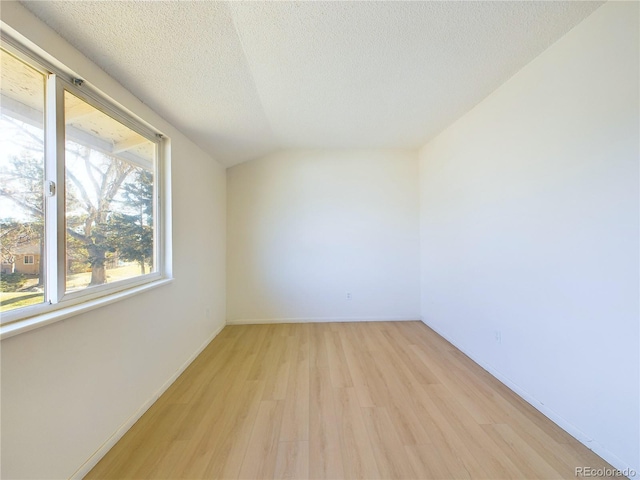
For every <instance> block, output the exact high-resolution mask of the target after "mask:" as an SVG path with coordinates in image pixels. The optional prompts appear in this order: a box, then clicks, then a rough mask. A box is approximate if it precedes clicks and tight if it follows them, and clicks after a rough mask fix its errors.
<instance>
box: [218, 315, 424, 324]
mask: <svg viewBox="0 0 640 480" xmlns="http://www.w3.org/2000/svg"><path fill="white" fill-rule="evenodd" d="M408 321H418V322H419V321H420V317H368V318H365V317H316V318H240V319H236V320H227V325H265V324H270V323H338V322H343V323H344V322H408Z"/></svg>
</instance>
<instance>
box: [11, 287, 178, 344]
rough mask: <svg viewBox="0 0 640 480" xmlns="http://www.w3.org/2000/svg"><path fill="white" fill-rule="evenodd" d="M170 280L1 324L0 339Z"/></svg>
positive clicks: (107, 303)
mask: <svg viewBox="0 0 640 480" xmlns="http://www.w3.org/2000/svg"><path fill="white" fill-rule="evenodd" d="M172 281H173V279H171V278H163V279H160V280H156V281H155V282H150V283H145V284H144V285H140V286H137V287H133V288H129V289H127V290H123V291H120V292H116V293H112V294H109V295H105V296H104V297H99V298H95V299H93V300H87V301H86V302H82V303H77V304H75V305H71V306H67V307H64V306H62V307H60V308H57V309H55V310H53V311H50V312H47V313H43V314H40V315H36V316H33V317H30V318H26V319H24V320H17V321H15V322H12V323H8V324H6V325H2V326H0V340H4V339H5V338H9V337H13V336H15V335H19V334H21V333H25V332H28V331H30V330H34V329H36V328H40V327H44V326H45V325H50V324H52V323H55V322H59V321H60V320H64V319H65V318H69V317H73V316H75V315H80V314H81V313H85V312H88V311H89V310H94V309H96V308H100V307H103V306H105V305H109V304H110V303H114V302H117V301H120V300H123V299H125V298H129V297H132V296H133V295H137V294H139V293H142V292H146V291H148V290H152V289H154V288H157V287H161V286H162V285H167V284H169V283H171V282H172ZM52 308H55V307H52Z"/></svg>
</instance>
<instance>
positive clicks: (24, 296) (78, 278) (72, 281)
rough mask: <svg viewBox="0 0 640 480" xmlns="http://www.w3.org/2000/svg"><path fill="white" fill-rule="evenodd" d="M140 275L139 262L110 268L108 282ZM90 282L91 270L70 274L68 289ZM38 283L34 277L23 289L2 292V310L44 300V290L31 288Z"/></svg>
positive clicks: (77, 287) (0, 304)
mask: <svg viewBox="0 0 640 480" xmlns="http://www.w3.org/2000/svg"><path fill="white" fill-rule="evenodd" d="M138 275H140V266H139V265H137V264H131V265H125V266H123V267H118V268H113V269H109V270H107V283H113V282H116V281H118V280H124V279H126V278H132V277H137V276H138ZM90 282H91V272H85V273H75V274H73V275H69V276H68V277H67V291H75V290H81V289H83V288H86V287H87V286H89V283H90ZM37 283H38V279H37V278H34V279H30V280H29V281H27V283H26V284H25V285H24V287H23V288H22V289H21V291H18V292H0V312H6V311H8V310H14V309H16V308H20V307H27V306H29V305H36V304H38V303H42V302H44V294H43V293H42V292H37V291H35V292H34V291H32V290H31V289H33V288H34V287H35V286H36V285H37Z"/></svg>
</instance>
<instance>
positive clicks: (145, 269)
mask: <svg viewBox="0 0 640 480" xmlns="http://www.w3.org/2000/svg"><path fill="white" fill-rule="evenodd" d="M64 102H65V107H64V108H65V125H66V126H65V135H66V144H65V149H66V157H65V161H66V189H67V191H66V221H67V266H66V268H67V275H66V282H67V283H66V291H67V292H71V291H76V290H80V289H83V288H86V287H92V286H98V285H103V284H105V283H111V282H116V281H118V280H124V279H128V278H132V277H136V276H138V275H142V274H146V273H150V272H154V271H156V262H155V259H154V257H155V255H154V252H155V247H154V205H155V202H154V200H153V199H154V181H155V179H154V165H155V154H156V148H155V147H156V144H155V143H154V142H151V141H150V140H147V139H146V138H145V137H143V136H142V135H140V134H138V133H136V132H134V131H133V130H131V129H130V128H129V127H127V126H125V125H123V124H121V123H120V122H118V121H117V120H114V119H113V118H111V117H110V116H108V115H106V114H105V113H103V112H101V111H99V110H98V109H96V108H94V107H93V106H91V105H89V104H88V103H87V102H85V101H84V100H81V99H80V98H78V97H76V96H74V95H73V94H71V93H69V92H65V97H64Z"/></svg>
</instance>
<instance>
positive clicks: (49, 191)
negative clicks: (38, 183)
mask: <svg viewBox="0 0 640 480" xmlns="http://www.w3.org/2000/svg"><path fill="white" fill-rule="evenodd" d="M45 194H46V195H47V197H53V196H54V195H55V194H56V182H47V186H46V188H45Z"/></svg>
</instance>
